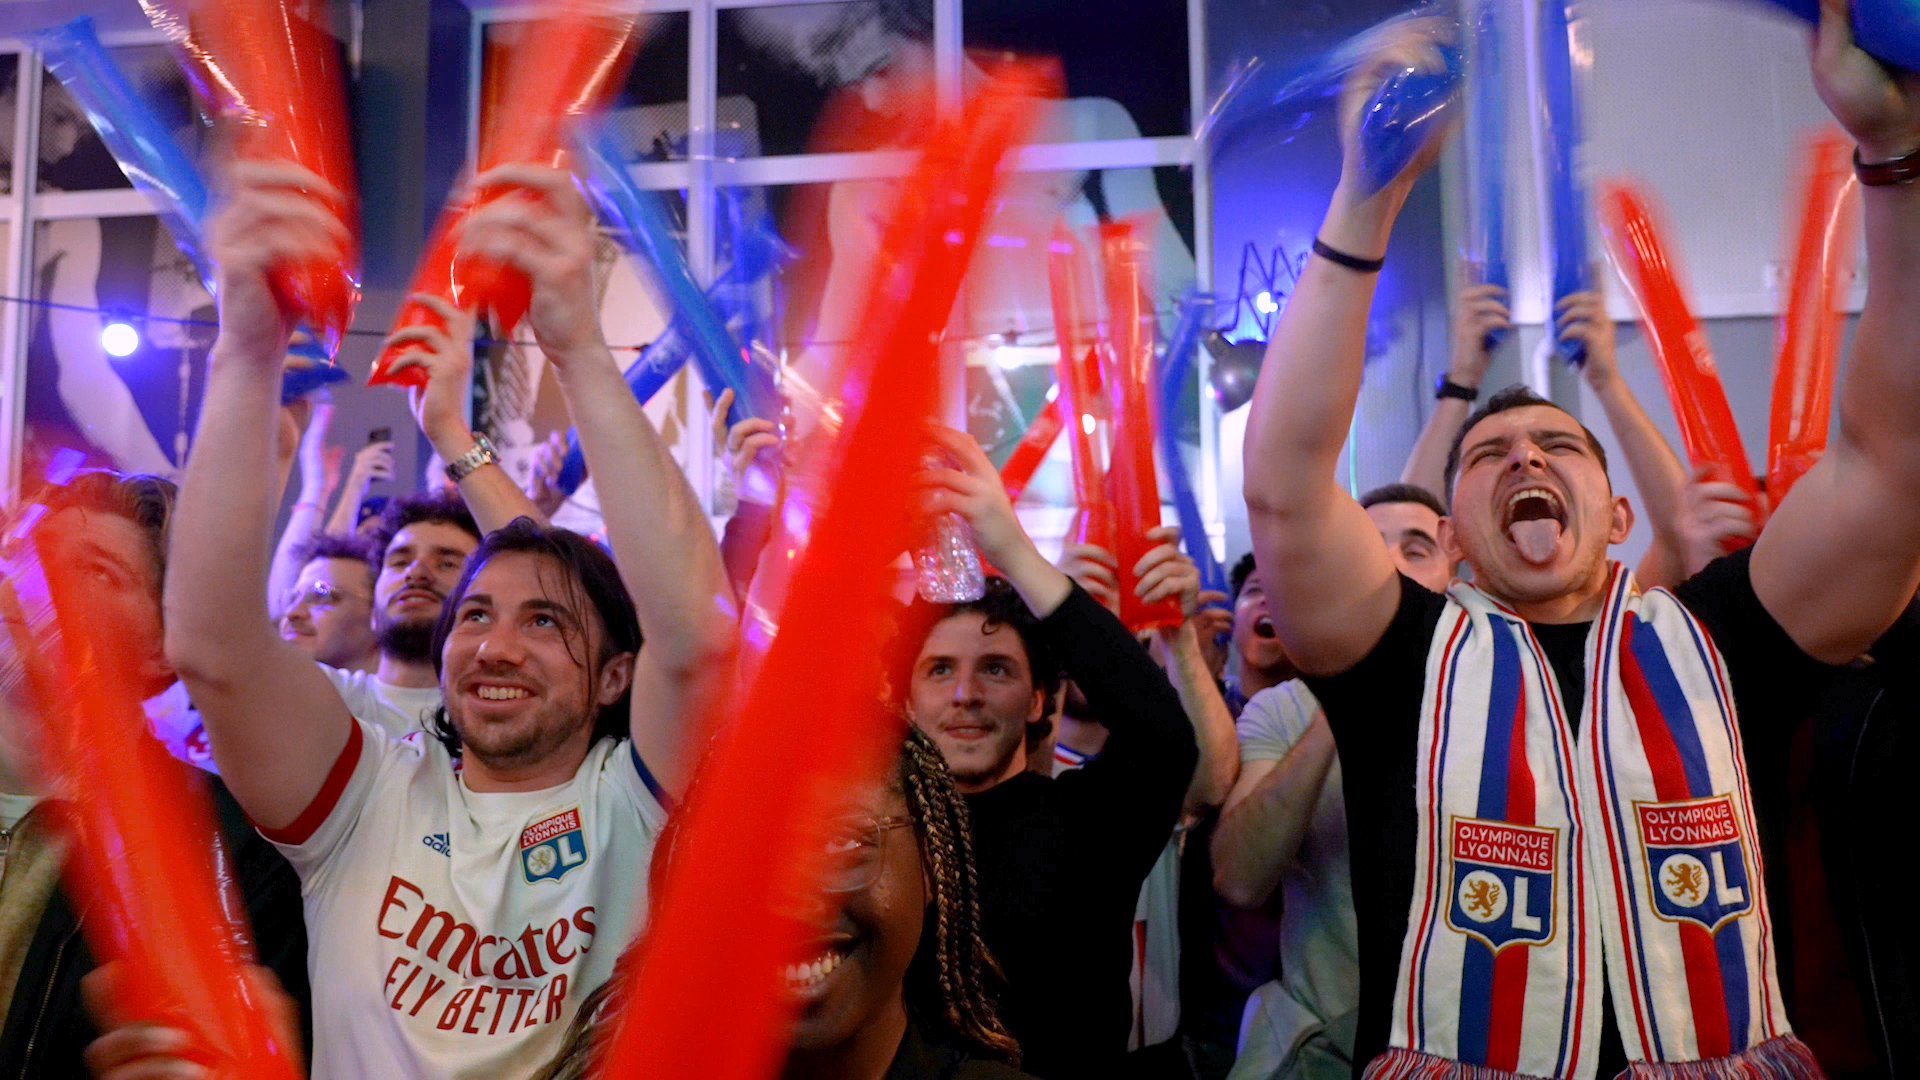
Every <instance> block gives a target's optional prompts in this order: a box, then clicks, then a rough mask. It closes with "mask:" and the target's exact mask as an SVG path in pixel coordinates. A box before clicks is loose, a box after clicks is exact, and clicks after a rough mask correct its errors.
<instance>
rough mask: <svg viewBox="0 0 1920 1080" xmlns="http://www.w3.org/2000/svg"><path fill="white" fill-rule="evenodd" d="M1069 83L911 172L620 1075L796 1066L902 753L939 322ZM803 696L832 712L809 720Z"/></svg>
mask: <svg viewBox="0 0 1920 1080" xmlns="http://www.w3.org/2000/svg"><path fill="white" fill-rule="evenodd" d="M1051 85H1052V82H1051V81H1047V82H1043V81H1042V80H1040V79H1039V78H1037V77H1036V76H1035V75H1033V74H1032V73H1031V71H1030V70H1029V69H1025V68H1020V67H1015V68H1013V69H1011V70H1010V71H1007V72H1006V73H1003V74H999V75H996V76H994V77H993V78H992V79H991V80H990V81H989V82H988V83H987V85H986V86H985V87H984V88H983V89H981V90H980V91H979V92H978V93H977V94H976V95H975V97H974V98H973V99H972V100H971V101H969V102H968V103H967V104H966V106H965V108H964V112H963V115H962V120H961V122H960V123H959V124H957V125H954V124H948V125H943V126H942V128H941V129H939V130H938V131H936V132H935V134H934V135H933V136H932V138H931V140H930V142H929V145H928V147H927V149H926V151H925V153H923V154H922V155H921V160H920V162H919V164H918V166H917V167H916V168H915V169H914V171H913V172H912V173H911V174H909V175H908V177H907V178H906V179H905V181H904V183H903V186H902V188H901V191H900V196H899V201H898V202H897V203H896V204H895V206H894V210H893V213H892V214H891V217H890V220H889V222H888V225H887V227H886V229H885V232H884V234H883V239H882V243H881V247H880V249H879V252H878V255H877V257H876V258H875V260H874V264H873V266H874V278H873V280H872V282H871V285H870V288H869V292H868V296H867V300H866V304H865V308H864V311H863V313H862V319H861V321H860V323H859V325H861V326H862V327H865V328H866V329H867V331H868V332H867V333H865V334H863V335H861V337H860V339H859V340H858V341H856V342H855V343H854V344H853V346H852V349H851V351H850V353H849V355H848V357H847V363H846V367H845V369H844V370H845V377H846V380H847V382H846V384H845V385H843V386H842V387H841V388H840V391H841V392H840V394H839V397H840V399H841V401H842V402H843V403H844V406H845V409H846V410H847V411H846V415H845V418H844V419H845V427H844V428H843V429H842V430H841V433H840V437H839V439H838V441H837V442H836V443H835V444H834V445H833V446H832V447H831V448H830V449H829V454H828V457H829V460H828V462H827V464H826V467H825V468H826V475H827V477H828V478H829V481H830V482H828V483H823V484H821V485H819V487H818V488H817V489H816V490H817V491H818V492H819V501H818V503H817V504H816V505H814V506H812V507H810V508H809V509H810V511H811V513H812V516H813V523H812V530H811V531H812V542H811V543H810V544H808V546H807V547H806V549H805V550H804V551H802V552H799V553H798V554H797V555H796V558H795V561H794V568H793V573H792V575H791V578H790V581H789V584H788V588H787V590H786V596H785V599H784V601H783V602H782V603H781V604H780V615H779V622H780V629H781V631H782V632H781V633H780V634H778V635H777V636H776V637H774V638H773V639H772V640H771V641H770V642H769V644H768V647H767V650H766V653H765V655H764V657H762V658H761V660H760V661H759V664H758V666H757V669H756V674H755V675H754V678H753V680H752V682H751V683H750V684H749V685H748V686H747V687H746V688H745V692H744V694H741V695H737V696H734V697H733V700H734V701H735V703H736V705H735V707H734V708H733V709H731V710H729V715H727V716H726V717H725V720H724V723H723V722H721V717H720V715H719V714H718V712H716V713H714V714H713V715H711V716H710V717H709V723H710V724H712V725H713V727H712V729H711V730H712V731H713V733H714V736H715V737H714V740H713V742H712V743H711V745H710V749H709V751H708V753H707V754H706V755H705V757H704V760H703V762H702V765H701V768H700V772H699V774H698V775H697V776H696V777H695V779H694V781H693V784H692V789H691V791H690V793H689V795H688V797H687V799H686V803H685V806H684V807H683V808H682V809H681V810H680V811H679V813H678V815H677V818H676V822H675V824H674V825H673V826H672V828H673V830H674V832H675V833H676V834H677V835H675V836H674V837H673V840H672V842H671V843H670V844H668V845H665V847H664V851H663V856H664V859H665V862H664V869H665V880H664V881H663V882H662V884H661V888H660V890H659V891H658V892H656V893H655V907H654V914H653V918H652V922H651V925H650V926H649V928H648V938H647V944H646V949H645V952H644V956H643V958H642V960H641V962H640V966H639V968H638V971H637V973H636V976H635V981H634V983H633V989H632V993H631V996H630V998H629V1000H628V1001H627V1002H625V1003H624V1005H623V1007H622V1010H621V1014H620V1018H619V1021H618V1027H617V1029H616V1032H615V1035H614V1040H613V1043H612V1045H611V1047H610V1048H609V1052H608V1054H607V1060H606V1062H605V1064H604V1070H605V1071H604V1074H603V1075H608V1076H626V1075H649V1076H651V1075H658V1076H675V1077H681V1076H685V1077H693V1076H698V1077H702V1078H703V1080H765V1078H767V1077H769V1076H772V1075H773V1074H774V1072H775V1071H776V1070H777V1068H778V1066H779V1062H780V1058H781V1054H782V1051H783V1048H784V1036H785V1031H786V1025H787V1024H788V1023H789V1022H790V1016H791V1013H790V1007H789V1006H788V1004H787V996H786V990H785V987H786V982H785V979H784V977H783V976H782V974H781V969H782V968H783V966H785V965H788V964H791V963H793V962H794V961H795V960H796V959H799V958H801V954H802V953H803V952H812V951H813V949H812V947H811V946H810V944H809V942H810V941H811V940H813V939H814V937H815V935H816V934H817V933H818V931H817V929H816V928H815V927H814V926H812V925H811V920H810V919H808V918H805V917H802V918H796V914H795V912H796V910H797V911H800V912H810V911H812V910H813V908H814V905H815V904H816V903H817V901H816V900H815V899H814V898H815V897H818V896H820V895H822V885H823V882H822V880H821V877H820V875H821V873H822V872H823V870H824V867H823V866H822V865H821V863H820V861H819V856H818V853H819V852H820V851H821V849H822V847H823V846H824V842H825V840H826V839H827V837H828V835H829V831H828V829H829V823H830V821H831V820H832V815H833V814H834V813H835V811H836V810H837V809H838V799H840V798H841V797H843V795H844V793H845V792H848V791H855V790H859V789H860V788H861V787H862V785H864V784H865V783H868V782H871V781H872V780H874V779H876V778H878V777H879V776H881V775H882V774H883V771H884V769H885V768H886V763H887V762H888V761H889V760H890V758H891V757H892V755H893V753H894V752H895V751H896V749H897V747H898V746H899V739H900V734H901V725H900V723H899V722H898V721H897V720H896V719H894V718H893V717H892V716H891V715H890V713H889V712H888V711H887V710H886V709H885V708H883V707H881V706H880V705H879V701H880V698H881V693H882V686H883V683H884V675H883V671H882V665H881V664H879V663H874V664H871V665H867V664H862V663H859V662H858V661H859V660H860V659H861V658H865V657H878V656H880V655H883V653H884V650H885V647H886V643H887V641H888V639H889V636H890V634H891V633H892V620H891V612H892V611H893V608H894V605H893V603H892V600H891V598H890V596H889V594H888V588H889V585H890V584H891V581H892V571H891V569H890V568H889V565H888V564H889V563H890V561H891V560H892V559H893V558H894V557H895V556H896V555H897V554H898V553H899V552H900V551H902V550H904V549H905V548H906V547H908V546H909V544H910V543H911V541H912V537H913V534H914V531H915V525H916V523H915V521H914V520H913V518H914V514H913V508H912V504H913V502H914V499H913V493H914V476H915V474H916V473H917V472H918V471H919V467H920V466H919V462H920V460H921V457H922V454H923V453H924V452H925V451H926V449H927V448H928V444H927V442H926V431H927V429H928V425H929V424H930V422H931V421H932V419H933V412H934V397H935V394H934V383H935V379H936V378H937V371H938V367H937V363H938V362H937V355H936V354H937V350H938V345H937V339H938V336H939V331H940V330H941V329H942V328H944V327H945V326H946V325H947V320H948V317H949V315H950V313H951V312H952V309H953V302H954V298H955V296H956V295H957V294H958V292H959V287H960V279H961V276H962V275H963V274H964V273H965V271H966V267H967V264H968V262H969V261H970V260H969V255H970V254H971V249H972V247H973V245H974V242H975V240H976V239H977V237H978V235H979V231H980V228H981V226H982V223H983V222H984V220H985V217H986V211H987V205H988V202H989V200H990V198H991V196H992V193H993V191H994V188H995V186H996V173H997V166H998V164H999V163H1000V162H1001V160H1002V159H1003V158H1004V157H1005V156H1006V154H1007V153H1008V152H1009V151H1010V150H1011V149H1012V147H1013V144H1014V141H1015V139H1016V138H1018V137H1019V135H1020V134H1021V133H1022V132H1023V131H1024V130H1025V129H1026V127H1027V126H1028V125H1029V124H1030V122H1031V119H1032V117H1033V116H1034V115H1035V111H1036V107H1037V104H1038V98H1039V95H1040V94H1041V93H1042V91H1043V89H1044V88H1046V87H1048V86H1051ZM850 660H852V661H855V662H852V663H850V662H849V661H850ZM823 673H827V674H826V675H825V677H823ZM796 695H798V696H804V697H805V699H806V700H807V701H808V702H809V703H810V706H811V707H812V709H813V710H814V712H813V715H814V716H815V717H816V718H817V721H818V722H815V723H809V724H805V725H798V724H794V723H793V722H792V719H793V702H794V700H795V698H796ZM796 902H798V903H801V904H804V905H805V906H803V907H800V908H797V909H796V908H795V906H794V905H795V904H796ZM830 916H831V912H829V917H830ZM807 958H808V959H811V957H807Z"/></svg>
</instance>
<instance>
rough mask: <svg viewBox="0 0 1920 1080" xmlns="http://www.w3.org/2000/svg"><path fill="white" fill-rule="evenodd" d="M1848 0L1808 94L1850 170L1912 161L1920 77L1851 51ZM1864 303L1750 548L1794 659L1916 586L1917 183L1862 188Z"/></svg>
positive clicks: (1833, 643)
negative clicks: (1858, 164) (1807, 464)
mask: <svg viewBox="0 0 1920 1080" xmlns="http://www.w3.org/2000/svg"><path fill="white" fill-rule="evenodd" d="M1848 17H1849V5H1848V4H1847V2H1846V0H1822V3H1821V12H1820V27H1819V30H1818V31H1817V32H1816V34H1815V39H1814V50H1813V77H1814V85H1815V87H1816V88H1817V89H1818V90H1819V91H1820V96H1821V97H1822V98H1823V99H1825V101H1826V103H1827V107H1828V108H1829V109H1830V110H1832V112H1833V115H1834V118H1835V119H1837V120H1839V121H1840V123H1841V125H1842V126H1843V127H1845V128H1846V129H1847V131H1848V132H1849V133H1850V134H1852V136H1853V138H1854V140H1855V142H1857V143H1858V144H1859V156H1860V160H1861V161H1864V162H1869V163H1876V162H1883V161H1890V160H1893V159H1896V158H1901V157H1905V156H1908V155H1911V154H1914V153H1916V152H1920V76H1915V75H1912V74H1902V75H1898V76H1896V75H1894V74H1892V73H1890V72H1889V71H1888V70H1887V69H1886V68H1884V67H1882V66H1881V65H1880V63H1879V62H1878V61H1876V60H1874V59H1873V58H1872V57H1870V56H1868V55H1867V54H1866V53H1864V52H1862V51H1861V50H1860V49H1859V48H1857V47H1856V46H1855V45H1854V43H1853V40H1852V33H1851V30H1850V29H1849V26H1848ZM1860 201H1861V204H1862V206H1863V208H1864V210H1865V213H1866V251H1867V283H1868V285H1867V303H1866V307H1865V308H1864V309H1862V310H1861V312H1860V323H1859V326H1858V328H1857V329H1856V331H1855V333H1854V337H1853V355H1852V357H1851V358H1850V359H1849V362H1848V364H1847V368H1846V377H1845V380H1844V382H1843V383H1842V385H1841V387H1840V423H1839V424H1838V425H1837V426H1836V428H1835V431H1834V436H1833V440H1832V441H1831V443H1829V445H1828V447H1827V452H1826V455H1825V456H1824V457H1822V458H1821V459H1820V462H1819V464H1817V465H1815V466H1814V467H1813V468H1812V469H1811V470H1809V471H1808V472H1807V474H1806V475H1805V476H1804V477H1802V478H1801V479H1800V482H1799V483H1797V484H1795V485H1794V488H1793V490H1792V491H1791V492H1790V493H1789V494H1788V495H1787V497H1786V498H1785V499H1784V500H1782V502H1781V504H1780V507H1779V509H1778V510H1777V511H1775V513H1774V515H1773V518H1772V519H1771V520H1770V521H1769V522H1768V523H1767V527H1766V529H1765V531H1763V532H1762V533H1761V534H1760V539H1759V540H1758V541H1756V542H1755V544H1754V551H1753V589H1754V593H1755V594H1756V595H1757V596H1758V597H1759V599H1760V602H1761V603H1762V604H1763V605H1765V607H1766V609H1767V611H1768V612H1769V613H1770V614H1772V615H1773V617H1774V619H1775V620H1777V621H1778V622H1779V623H1780V626H1781V627H1782V628H1783V629H1784V630H1786V632H1787V634H1788V635H1789V636H1791V637H1792V638H1793V640H1794V641H1795V643H1797V644H1798V645H1799V646H1800V647H1801V648H1802V649H1804V650H1805V651H1806V652H1807V653H1808V654H1809V655H1811V656H1813V657H1815V658H1816V659H1820V660H1825V661H1827V662H1829V663H1839V662H1842V661H1846V660H1850V659H1852V658H1853V657H1855V656H1858V655H1859V654H1860V653H1861V652H1863V651H1865V650H1866V649H1867V647H1868V646H1869V645H1871V644H1872V643H1873V641H1874V640H1875V639H1876V638H1877V637H1879V636H1880V634H1881V633H1882V632H1884V631H1885V630H1886V629H1887V627H1889V626H1891V625H1892V624H1893V620H1894V618H1895V616H1897V615H1898V614H1899V612H1900V611H1901V610H1902V609H1903V608H1904V607H1905V606H1906V604H1907V603H1908V601H1910V600H1911V599H1912V598H1913V595H1914V590H1915V587H1916V586H1920V424H1916V423H1915V418H1916V417H1920V184H1916V183H1914V182H1912V181H1909V182H1907V183H1904V184H1895V185H1891V186H1884V187H1880V186H1874V187H1868V186H1863V187H1862V188H1861V199H1860Z"/></svg>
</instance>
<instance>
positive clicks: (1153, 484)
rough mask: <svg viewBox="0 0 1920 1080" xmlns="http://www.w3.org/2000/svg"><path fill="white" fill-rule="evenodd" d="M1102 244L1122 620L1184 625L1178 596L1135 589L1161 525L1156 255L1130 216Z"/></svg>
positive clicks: (1103, 235) (1112, 226)
mask: <svg viewBox="0 0 1920 1080" xmlns="http://www.w3.org/2000/svg"><path fill="white" fill-rule="evenodd" d="M1100 246H1101V254H1102V256H1103V261H1104V262H1105V263H1106V267H1107V312H1108V322H1109V323H1110V324H1111V325H1112V327H1113V339H1114V347H1113V352H1112V354H1111V355H1112V361H1113V365H1112V368H1111V369H1110V370H1111V373H1110V375H1109V377H1108V378H1107V379H1106V385H1107V386H1108V387H1110V388H1111V389H1112V392H1113V395H1114V414H1115V415H1114V425H1113V495H1114V502H1116V503H1117V504H1118V506H1117V508H1116V511H1115V517H1116V519H1117V520H1116V522H1115V525H1116V529H1115V536H1114V542H1115V546H1114V549H1113V554H1114V557H1115V558H1116V559H1117V560H1118V561H1119V563H1120V575H1119V576H1120V621H1121V622H1123V623H1126V624H1127V629H1129V630H1133V631H1135V632H1138V631H1141V630H1157V629H1160V628H1161V627H1167V626H1179V625H1180V623H1181V622H1182V621H1184V620H1185V618H1186V616H1185V615H1184V614H1183V613H1182V612H1181V611H1180V600H1179V598H1178V597H1168V598H1166V599H1164V600H1161V601H1158V602H1156V603H1153V604H1148V603H1145V602H1144V601H1142V600H1141V599H1140V597H1138V596H1136V595H1135V594H1134V586H1135V585H1137V584H1138V583H1139V579H1138V578H1137V577H1136V576H1135V575H1134V572H1133V568H1134V566H1135V565H1136V564H1138V563H1139V562H1140V559H1141V558H1142V557H1143V556H1145V555H1146V553H1147V552H1148V551H1151V550H1152V549H1153V546H1154V545H1153V541H1151V540H1148V539H1147V530H1148V529H1152V528H1155V527H1157V526H1158V525H1159V524H1160V483H1159V479H1158V476H1159V474H1158V473H1156V472H1155V471H1154V467H1153V444H1154V439H1153V372H1154V368H1155V367H1156V364H1155V358H1154V351H1153V344H1154V339H1155V338H1156V336H1157V334H1156V331H1157V330H1158V327H1159V321H1158V318H1157V317H1156V316H1155V314H1154V310H1153V300H1152V288H1153V286H1152V283H1151V281H1150V279H1149V277H1148V274H1147V260H1148V258H1149V257H1150V254H1151V253H1150V252H1149V251H1148V249H1147V244H1146V241H1145V240H1142V239H1141V237H1140V228H1139V226H1138V225H1137V224H1136V223H1134V222H1132V221H1117V222H1110V223H1108V224H1104V225H1102V226H1100Z"/></svg>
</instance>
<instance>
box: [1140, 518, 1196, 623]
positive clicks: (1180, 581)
mask: <svg viewBox="0 0 1920 1080" xmlns="http://www.w3.org/2000/svg"><path fill="white" fill-rule="evenodd" d="M1147 539H1149V540H1152V541H1154V543H1155V546H1154V547H1152V548H1149V549H1148V550H1147V553H1146V554H1145V555H1142V556H1140V561H1139V562H1137V563H1135V564H1134V567H1133V576H1134V587H1133V593H1134V595H1135V596H1138V597H1139V598H1140V599H1141V601H1143V602H1144V603H1148V604H1157V603H1159V602H1160V601H1162V600H1165V599H1167V598H1169V597H1175V596H1177V597H1179V598H1180V613H1181V614H1182V615H1184V616H1186V617H1187V618H1188V619H1191V618H1193V615H1194V613H1195V612H1197V611H1199V610H1200V568H1199V567H1198V566H1195V565H1194V562H1193V560H1192V559H1191V558H1189V557H1188V556H1187V554H1186V552H1184V551H1181V550H1180V529H1179V528H1178V527H1177V526H1174V525H1161V526H1158V527H1157V528H1152V529H1148V530H1147Z"/></svg>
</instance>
